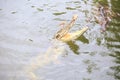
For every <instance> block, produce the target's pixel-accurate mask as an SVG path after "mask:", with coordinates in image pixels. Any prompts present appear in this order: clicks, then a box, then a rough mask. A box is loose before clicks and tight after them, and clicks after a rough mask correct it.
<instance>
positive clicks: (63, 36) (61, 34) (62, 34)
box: [54, 15, 88, 42]
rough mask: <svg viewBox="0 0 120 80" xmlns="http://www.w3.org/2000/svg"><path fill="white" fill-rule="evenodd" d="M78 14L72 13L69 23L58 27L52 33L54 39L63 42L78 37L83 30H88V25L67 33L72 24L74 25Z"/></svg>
mask: <svg viewBox="0 0 120 80" xmlns="http://www.w3.org/2000/svg"><path fill="white" fill-rule="evenodd" d="M77 18H78V15H73V17H72V20H71V21H70V23H69V24H67V25H66V26H65V27H63V28H62V29H60V30H59V31H58V32H57V33H56V34H55V35H54V39H57V40H61V41H64V42H68V41H71V40H74V39H77V38H78V37H80V36H81V35H82V34H83V33H84V32H86V31H87V30H88V27H84V28H83V29H81V30H78V31H75V32H72V33H69V30H70V29H71V28H72V26H73V25H74V23H75V21H76V20H77Z"/></svg>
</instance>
